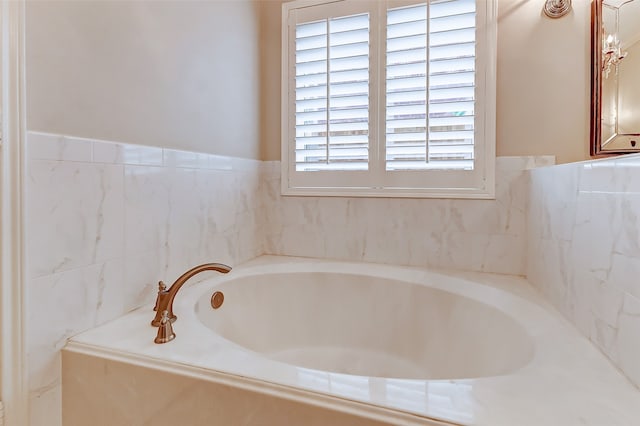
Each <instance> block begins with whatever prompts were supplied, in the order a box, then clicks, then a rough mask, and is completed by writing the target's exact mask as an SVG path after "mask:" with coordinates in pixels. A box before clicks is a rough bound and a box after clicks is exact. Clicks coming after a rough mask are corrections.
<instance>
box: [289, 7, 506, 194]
mask: <svg viewBox="0 0 640 426" xmlns="http://www.w3.org/2000/svg"><path fill="white" fill-rule="evenodd" d="M495 3H496V0H483V1H482V2H477V0H431V1H430V2H425V1H422V2H420V1H411V0H377V1H370V2H364V1H359V0H338V1H333V2H326V1H322V0H318V1H316V0H298V1H294V2H291V3H285V4H283V22H285V26H284V27H283V51H284V52H285V56H283V100H284V102H283V139H284V143H283V151H282V154H283V155H282V158H283V193H285V194H303V195H304V194H308V195H315V194H318V195H321V194H335V195H373V196H390V195H391V196H411V197H414V196H417V197H424V196H427V197H428V196H435V197H441V196H452V197H461V198H467V197H468V198H491V197H492V195H493V191H494V190H493V180H494V177H493V176H494V170H493V161H494V158H495V27H496V7H497V6H496V4H495ZM480 5H482V7H480Z"/></svg>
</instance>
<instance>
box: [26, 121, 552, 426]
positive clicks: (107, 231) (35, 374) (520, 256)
mask: <svg viewBox="0 0 640 426" xmlns="http://www.w3.org/2000/svg"><path fill="white" fill-rule="evenodd" d="M552 162H553V158H552V157H535V158H534V157H504V158H499V159H498V161H497V181H498V186H497V199H496V200H437V199H421V200H418V199H401V198H396V199H371V198H333V197H329V198H317V197H282V196H280V180H279V179H280V178H279V175H280V163H279V162H259V161H254V160H243V159H236V158H229V157H220V156H215V155H208V154H200V153H193V152H184V151H174V150H168V149H162V148H156V147H148V146H137V145H130V144H121V143H116V142H106V141H97V140H90V139H81V138H75V137H65V136H60V135H51V134H43V133H36V132H30V133H29V134H28V140H27V177H26V182H25V184H26V212H27V213H26V216H27V217H26V263H27V264H26V270H27V288H26V293H27V316H28V318H27V332H26V333H27V337H26V339H27V352H28V369H29V372H28V376H29V390H30V407H31V421H30V424H31V425H32V426H40V425H46V426H56V425H59V424H60V421H61V415H60V407H61V404H60V399H61V389H60V349H61V347H62V346H63V345H64V343H65V341H66V339H67V338H68V337H69V336H72V335H74V334H76V333H78V332H80V331H82V330H85V329H87V328H91V327H93V326H96V325H99V324H101V323H104V322H106V321H109V320H111V319H113V318H115V317H118V316H120V315H122V314H123V313H125V312H127V311H129V310H132V309H135V308H137V307H139V306H141V305H143V304H146V303H150V302H151V301H152V300H153V298H154V295H155V291H156V286H157V281H158V280H160V279H163V280H165V281H169V282H170V281H172V280H174V279H175V278H176V277H177V276H178V275H179V274H180V273H182V272H183V271H184V270H186V269H187V268H189V267H190V266H193V265H195V264H198V263H203V262H207V261H219V262H225V263H229V264H231V265H234V264H238V263H241V262H243V261H245V260H248V259H251V258H253V257H256V256H259V255H261V254H280V255H295V256H311V257H321V258H334V259H345V260H361V261H368V262H383V263H392V264H402V265H419V266H434V267H440V268H454V269H463V270H475V271H487V272H499V273H509V274H516V275H523V274H524V272H525V261H526V259H525V248H526V247H525V246H526V243H525V240H524V236H525V224H526V219H525V207H526V189H527V177H526V172H525V171H526V170H527V169H530V168H533V167H538V166H540V165H547V164H550V163H552ZM203 278H205V277H204V276H203Z"/></svg>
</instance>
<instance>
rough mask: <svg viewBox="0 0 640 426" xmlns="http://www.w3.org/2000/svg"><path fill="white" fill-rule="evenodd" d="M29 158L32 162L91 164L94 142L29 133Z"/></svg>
mask: <svg viewBox="0 0 640 426" xmlns="http://www.w3.org/2000/svg"><path fill="white" fill-rule="evenodd" d="M26 149H27V158H28V159H30V160H55V161H81V162H90V161H91V157H92V141H91V140H90V139H84V138H76V137H70V136H64V135H55V134H50V133H38V132H28V133H27V148H26Z"/></svg>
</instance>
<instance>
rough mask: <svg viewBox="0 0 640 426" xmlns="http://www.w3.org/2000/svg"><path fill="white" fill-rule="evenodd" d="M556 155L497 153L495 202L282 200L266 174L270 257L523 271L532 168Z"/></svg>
mask: <svg viewBox="0 0 640 426" xmlns="http://www.w3.org/2000/svg"><path fill="white" fill-rule="evenodd" d="M549 164H554V157H549V156H541V157H499V158H498V159H497V164H496V181H497V186H496V199H495V200H453V199H409V198H349V197H325V198H319V197H289V196H287V197H283V196H281V195H280V163H279V162H271V163H270V165H269V166H268V167H269V169H268V171H267V176H266V177H265V185H266V189H265V196H266V197H267V201H266V202H265V205H266V206H267V211H266V214H267V220H268V223H269V228H268V231H267V235H266V241H265V249H266V251H267V253H269V254H278V255H292V256H309V257H319V258H332V259H342V260H353V261H365V262H379V263H390V264H396V265H414V266H429V267H437V268H447V269H462V270H472V271H485V272H495V273H505V274H514V275H524V273H525V267H526V242H525V233H526V227H525V223H526V219H525V207H526V200H527V197H526V189H527V176H526V170H528V169H531V168H535V167H540V166H543V165H549Z"/></svg>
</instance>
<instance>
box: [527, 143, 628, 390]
mask: <svg viewBox="0 0 640 426" xmlns="http://www.w3.org/2000/svg"><path fill="white" fill-rule="evenodd" d="M639 178H640V156H637V155H635V156H625V157H621V158H614V159H603V160H598V161H592V162H584V163H575V164H567V165H562V166H557V167H550V168H546V169H545V168H543V169H537V170H532V171H531V172H530V189H529V191H528V192H529V201H528V219H527V247H528V265H527V278H528V280H529V281H530V282H531V283H532V284H533V285H534V286H536V287H537V288H538V289H540V290H541V291H542V293H543V294H544V295H545V296H546V297H547V298H548V299H549V300H550V301H551V302H552V303H553V304H554V305H555V306H556V307H557V308H558V309H559V310H560V311H561V312H562V313H563V314H564V315H565V316H566V317H567V318H568V319H569V320H570V321H571V322H572V323H573V324H574V325H575V326H576V327H577V328H578V330H580V331H581V332H582V333H583V334H584V335H585V336H586V337H588V338H589V339H590V340H591V341H592V342H593V343H594V344H595V345H596V346H597V347H598V348H600V350H601V351H602V352H603V353H605V354H606V355H607V356H608V357H609V358H610V360H611V361H612V362H613V363H614V364H615V365H616V366H617V367H618V368H620V369H621V370H622V371H623V372H624V373H625V374H626V375H627V377H628V378H629V379H630V380H631V381H632V382H633V383H635V384H636V386H639V387H640V374H638V371H637V367H636V364H637V362H636V364H634V363H632V362H631V361H630V360H631V359H632V358H633V359H635V360H637V359H638V358H637V357H638V355H637V354H638V351H637V346H636V344H635V343H634V342H637V341H640V324H639V323H638V322H637V321H636V317H635V316H634V315H635V314H634V312H635V310H636V308H637V300H638V296H639V295H640V282H639V281H638V280H637V277H638V274H639V273H640V260H639V259H640V223H639V222H638V213H637V212H638V211H640V194H639V193H638V189H639V188H640V185H637V184H636V183H635V181H637V180H638V179H639Z"/></svg>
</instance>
